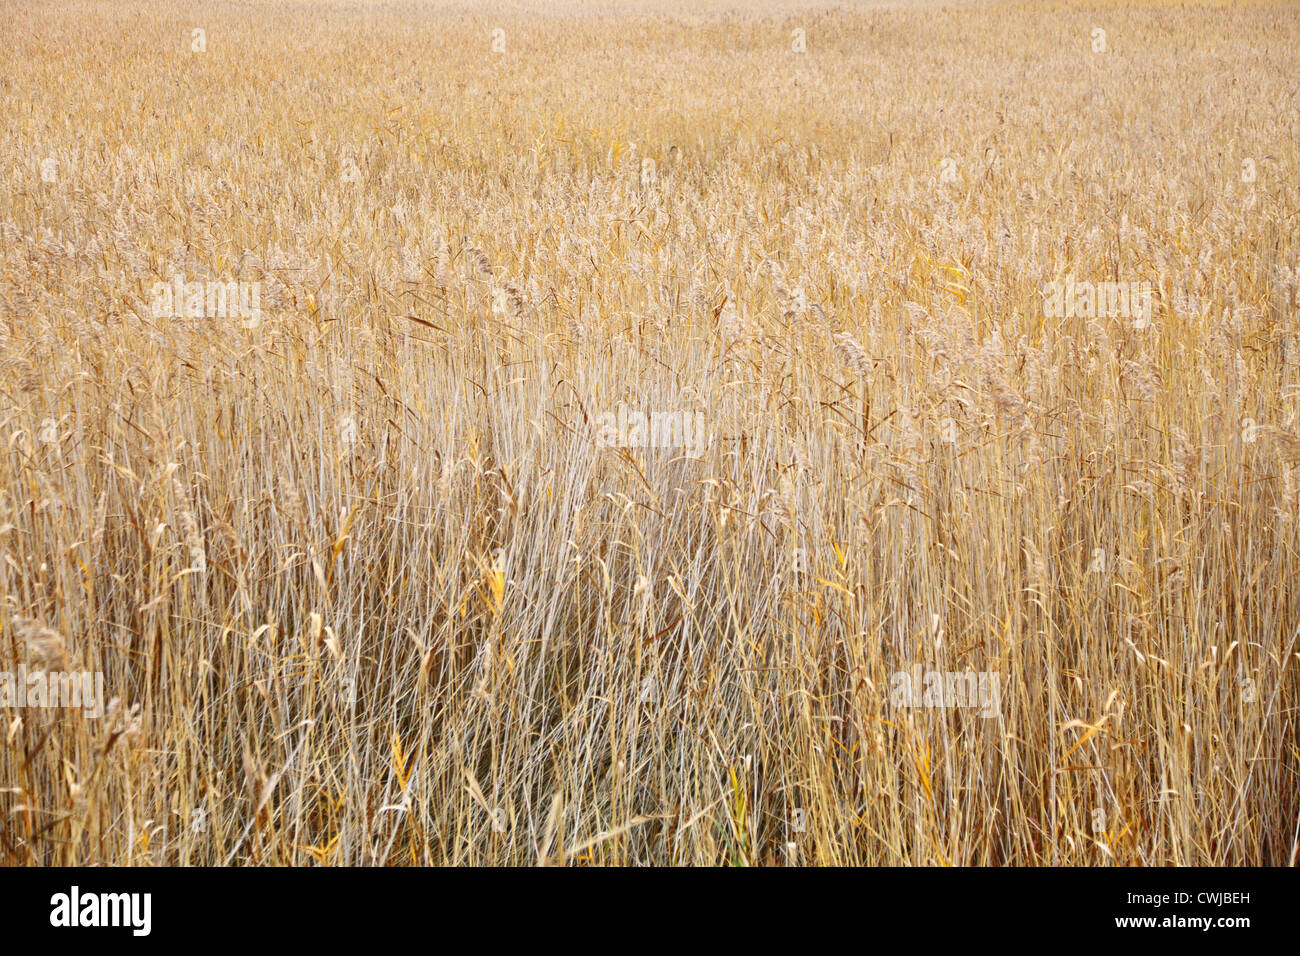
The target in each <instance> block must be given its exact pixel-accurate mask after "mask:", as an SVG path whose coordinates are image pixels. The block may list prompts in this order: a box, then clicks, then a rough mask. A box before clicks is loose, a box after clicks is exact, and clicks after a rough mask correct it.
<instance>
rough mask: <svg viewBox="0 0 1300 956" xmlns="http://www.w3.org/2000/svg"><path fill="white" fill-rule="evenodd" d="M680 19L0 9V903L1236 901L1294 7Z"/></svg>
mask: <svg viewBox="0 0 1300 956" xmlns="http://www.w3.org/2000/svg"><path fill="white" fill-rule="evenodd" d="M685 6H687V5H681V6H679V5H676V4H668V3H659V2H655V3H636V4H631V3H629V4H616V3H608V4H582V3H570V4H563V5H559V6H543V5H540V4H505V5H495V4H494V5H490V6H489V5H486V4H483V5H475V4H470V3H460V4H416V3H369V2H356V3H345V2H325V3H319V4H308V3H197V4H187V5H185V6H184V9H180V8H178V7H177V6H176V5H172V4H164V3H153V2H126V3H113V4H102V3H77V2H51V3H41V4H29V3H15V2H9V0H5V2H0V21H2V22H3V25H2V26H0V49H2V50H3V52H2V53H0V90H2V91H3V99H4V103H5V107H6V110H5V117H4V120H3V122H4V125H5V129H6V135H5V137H4V140H3V146H0V177H3V182H2V185H0V276H2V278H0V599H2V600H3V608H2V609H0V669H7V670H10V671H12V670H15V669H16V668H17V667H19V666H20V665H21V666H24V667H27V668H29V669H31V670H33V671H40V670H41V669H42V668H44V669H46V670H51V669H53V670H58V669H63V670H88V671H95V672H99V673H102V675H103V678H104V686H105V693H106V696H107V697H109V698H113V699H114V703H113V704H112V705H111V706H110V708H109V713H108V714H106V715H105V716H104V717H102V718H99V719H94V718H91V717H89V716H87V715H86V714H84V713H82V712H78V711H76V710H67V709H64V710H54V709H33V708H18V707H8V708H0V735H2V736H3V740H4V742H3V746H2V747H0V861H3V862H5V863H7V864H21V865H32V864H78V865H83V864H115V865H120V864H163V863H166V864H222V863H232V864H241V865H249V864H298V865H317V864H334V865H339V864H353V865H357V864H363V865H372V864H374V865H402V864H430V863H432V864H506V863H510V864H518V863H522V864H533V863H551V864H560V863H569V864H583V863H585V864H598V865H618V864H633V863H654V864H683V863H685V864H739V865H745V864H755V865H759V864H776V865H790V864H797V865H807V864H915V865H947V864H956V865H990V864H999V865H1000V864H1019V865H1047V864H1056V865H1112V864H1114V865H1194V864H1227V865H1247V864H1273V865H1284V864H1289V863H1294V862H1295V859H1296V855H1297V827H1298V826H1300V780H1298V777H1297V773H1298V771H1300V752H1298V751H1297V734H1296V705H1297V697H1298V695H1297V691H1298V689H1300V688H1298V682H1297V663H1298V658H1297V656H1296V655H1297V650H1300V647H1297V640H1298V639H1300V630H1298V628H1300V595H1297V594H1296V593H1294V590H1293V582H1295V581H1296V580H1297V576H1298V575H1300V552H1298V550H1297V547H1298V545H1300V535H1298V531H1297V526H1296V515H1297V495H1298V494H1300V476H1298V475H1297V473H1296V467H1297V466H1298V465H1300V437H1298V436H1300V420H1298V418H1297V414H1298V412H1300V405H1298V404H1297V402H1298V400H1300V393H1298V392H1297V388H1298V387H1300V381H1298V380H1297V364H1296V363H1297V358H1298V356H1300V353H1298V352H1297V349H1298V348H1300V342H1298V341H1297V339H1296V311H1297V276H1296V271H1295V270H1296V269H1297V267H1300V262H1298V261H1297V255H1296V249H1297V237H1298V235H1300V220H1298V219H1297V211H1298V210H1300V201H1298V200H1300V196H1298V193H1300V168H1298V165H1297V160H1298V154H1297V141H1296V116H1297V108H1300V101H1298V95H1297V86H1296V82H1295V79H1296V77H1297V76H1300V55H1298V54H1297V48H1298V44H1297V40H1298V39H1300V11H1297V9H1296V8H1295V7H1294V6H1291V5H1282V4H1254V5H1224V4H1218V5H1203V4H1151V5H1147V4H1129V3H1106V4H1097V5H1095V6H1093V7H1091V8H1088V9H1071V8H1069V7H1067V5H1065V4H1036V3H1033V4H1031V3H1003V4H999V3H993V4H978V3H972V4H955V5H943V4H939V3H931V4H907V3H895V4H881V5H862V6H853V5H845V6H843V7H841V8H837V9H826V8H823V7H821V6H820V5H814V4H810V3H799V4H790V5H783V4H777V3H766V4H760V5H757V6H755V7H744V6H740V5H737V4H730V5H727V4H709V3H705V4H699V5H689V10H687V11H686V12H683V10H682V7H685ZM195 30H201V31H202V34H201V37H200V35H196V34H195V33H194V32H193V31H195ZM496 30H500V31H501V32H500V33H499V34H498V33H494V31H496ZM1095 30H1102V31H1104V35H1103V39H1104V47H1105V49H1104V51H1098V50H1095V49H1094V47H1095V45H1096V43H1097V39H1098V35H1097V34H1096V33H1094V31H1095ZM795 31H803V33H802V40H803V52H798V51H797V49H796V47H797V46H798V45H799V42H798V37H799V35H798V34H796V33H795ZM200 38H201V40H202V42H201V43H199V42H198V41H199V39H200ZM494 42H496V44H497V47H498V49H499V48H500V46H501V44H502V43H503V44H504V50H503V51H501V52H494V50H493V44H494ZM199 46H201V49H198V48H197V47H199ZM51 161H52V164H51ZM177 274H180V275H182V276H184V277H185V278H186V280H187V281H212V282H216V281H222V282H225V281H232V282H241V281H242V282H246V283H250V284H256V288H257V289H258V292H259V296H260V299H259V302H260V313H259V315H258V316H257V319H256V321H237V320H235V319H232V318H230V317H225V318H222V317H213V316H206V317H204V318H172V317H166V316H158V315H156V314H155V311H156V310H155V309H154V308H153V305H154V298H155V285H156V284H157V283H171V282H172V280H173V277H174V276H175V275H177ZM1067 276H1072V277H1073V278H1074V279H1076V280H1078V281H1088V282H1094V283H1098V282H1123V283H1147V284H1148V285H1149V287H1150V288H1151V289H1153V290H1154V302H1155V307H1154V313H1153V315H1152V317H1151V321H1150V322H1133V321H1128V320H1126V319H1125V318H1123V317H1119V316H1115V315H1091V316H1089V315H1078V314H1076V315H1070V316H1056V317H1053V316H1049V315H1047V311H1048V310H1045V309H1044V306H1043V290H1044V287H1045V286H1046V285H1047V284H1048V283H1051V282H1053V281H1062V280H1064V279H1065V277H1067ZM620 403H622V405H623V407H624V408H633V409H641V410H644V411H646V412H661V413H671V414H680V415H696V414H699V415H700V416H702V420H703V422H704V428H705V432H706V434H707V442H706V444H705V446H704V449H703V452H702V454H700V455H699V456H698V457H691V456H689V455H687V454H683V453H682V452H681V450H680V449H672V448H653V447H650V448H647V447H635V446H631V447H629V446H626V445H624V446H614V447H610V446H609V444H608V443H607V442H601V441H599V440H598V435H597V425H596V423H597V422H598V421H599V420H600V417H601V416H602V415H608V414H612V413H615V412H616V411H617V410H618V409H619V406H620ZM915 668H919V669H922V670H924V671H935V672H944V673H950V672H967V671H970V672H980V673H985V674H994V675H997V677H998V680H999V686H1000V696H999V700H998V703H997V706H996V711H995V713H993V714H992V715H991V716H982V715H981V714H980V713H979V712H978V711H976V710H974V709H971V708H960V707H924V706H922V707H905V706H899V705H898V703H897V702H896V701H895V700H893V699H891V686H892V682H893V680H894V675H896V674H898V673H900V672H903V671H911V670H912V669H915Z"/></svg>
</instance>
